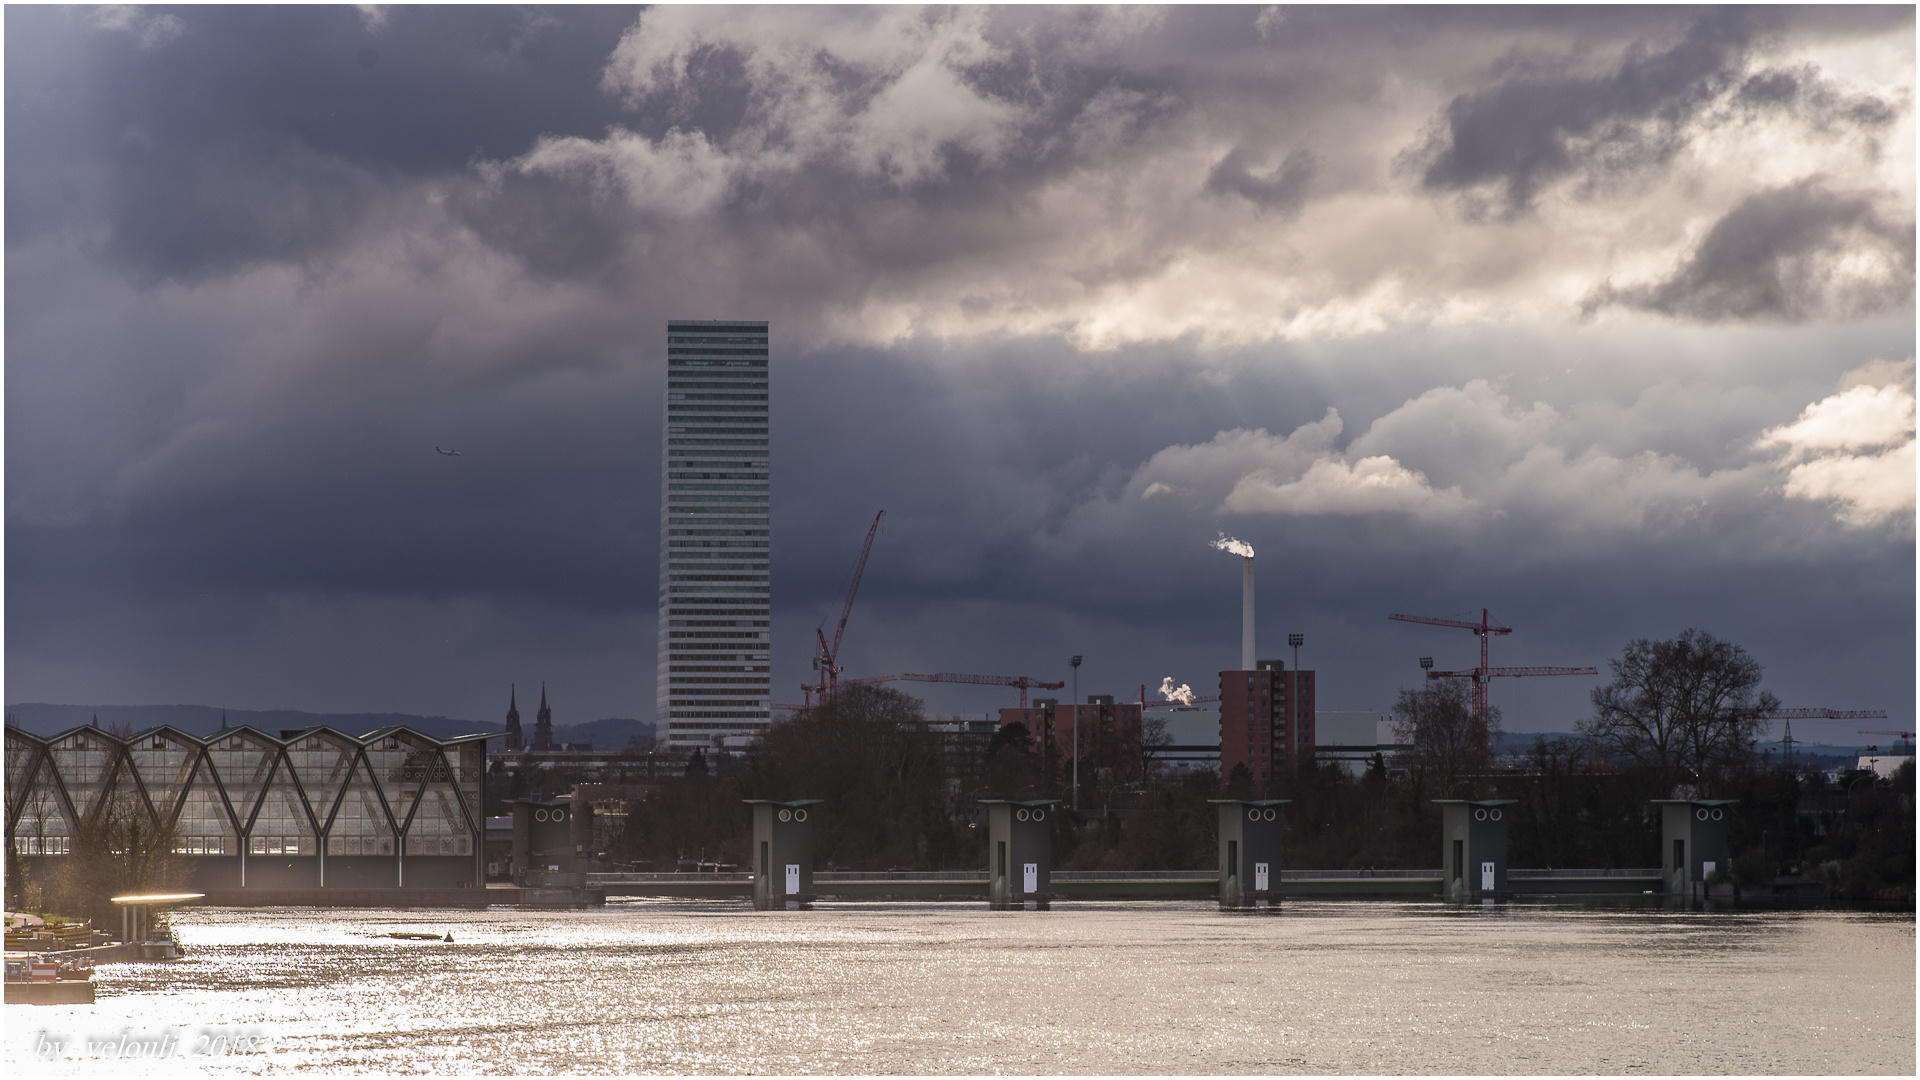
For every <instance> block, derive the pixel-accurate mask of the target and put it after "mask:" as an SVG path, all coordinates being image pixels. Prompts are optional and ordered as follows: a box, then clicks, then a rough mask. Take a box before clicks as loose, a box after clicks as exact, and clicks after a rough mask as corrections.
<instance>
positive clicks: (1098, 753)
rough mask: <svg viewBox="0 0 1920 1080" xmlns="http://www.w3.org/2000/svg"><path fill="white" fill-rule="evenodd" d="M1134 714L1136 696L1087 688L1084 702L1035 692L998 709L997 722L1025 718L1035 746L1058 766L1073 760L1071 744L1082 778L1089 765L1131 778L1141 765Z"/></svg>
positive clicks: (1136, 714)
mask: <svg viewBox="0 0 1920 1080" xmlns="http://www.w3.org/2000/svg"><path fill="white" fill-rule="evenodd" d="M1140 716H1141V711H1140V704H1139V703H1138V702H1132V701H1115V700H1114V697H1113V695H1112V694H1088V695H1087V701H1086V704H1084V705H1074V704H1066V705H1062V704H1061V703H1060V702H1058V701H1056V700H1055V699H1053V698H1037V699H1035V700H1034V702H1033V704H1032V705H1031V706H1029V707H1027V708H1024V709H1018V708H1014V709H1001V710H1000V724H999V726H1000V727H1005V726H1007V725H1009V724H1014V723H1020V724H1025V725H1026V727H1027V731H1028V733H1029V734H1031V735H1032V736H1033V738H1034V741H1035V742H1036V743H1037V744H1038V745H1039V747H1040V749H1041V752H1042V753H1044V754H1047V755H1049V758H1050V760H1052V761H1054V762H1058V763H1062V764H1063V766H1064V764H1065V763H1069V762H1071V761H1073V760H1074V756H1075V752H1076V747H1077V748H1078V757H1079V761H1080V769H1081V779H1082V780H1083V781H1084V780H1087V779H1089V778H1090V776H1089V773H1088V770H1089V769H1101V768H1105V769H1112V770H1116V771H1117V772H1118V773H1120V774H1121V775H1120V776H1119V777H1118V778H1119V779H1133V778H1136V777H1138V776H1139V774H1140V772H1141V770H1142V769H1143V767H1144V762H1143V760H1142V758H1141V751H1142V746H1141V742H1140V738H1141V724H1140Z"/></svg>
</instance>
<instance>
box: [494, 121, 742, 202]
mask: <svg viewBox="0 0 1920 1080" xmlns="http://www.w3.org/2000/svg"><path fill="white" fill-rule="evenodd" d="M511 165H512V167H513V168H516V169H518V170H520V171H521V172H526V173H547V174H550V175H554V176H562V177H571V178H574V179H576V180H579V181H581V182H582V183H584V184H585V185H586V186H587V187H588V188H589V189H590V190H592V191H593V192H594V193H595V194H596V195H598V196H601V197H609V196H616V195H617V196H618V197H619V198H622V199H624V200H625V201H626V202H627V203H628V205H630V206H632V207H633V208H634V209H636V210H640V211H643V212H652V213H659V214H664V215H666V216H669V217H693V216H696V215H699V214H703V213H705V212H707V211H709V210H712V209H714V208H715V207H717V206H719V205H720V203H722V202H723V201H725V199H726V196H727V189H728V186H729V185H730V184H731V182H732V176H731V173H732V172H733V169H734V163H733V162H731V161H729V160H728V159H727V157H726V155H725V154H723V153H721V152H720V151H719V150H717V149H716V148H715V147H714V146H713V144H712V143H710V142H708V141H707V136H706V133H704V132H697V131H695V132H689V131H681V130H679V129H678V128H676V129H674V130H672V131H669V132H667V133H666V134H665V135H664V136H662V137H661V138H659V139H657V140H656V139H649V138H647V137H645V136H644V135H636V134H634V133H633V132H631V131H627V130H625V129H621V128H616V129H614V130H613V131H611V132H609V133H608V134H607V137H606V138H605V139H581V138H576V137H571V136H569V137H565V138H555V137H552V136H549V137H546V138H543V139H541V140H540V141H539V142H538V143H536V144H535V145H534V148H533V149H532V150H530V151H528V152H527V153H526V154H525V155H523V156H522V157H520V158H517V159H515V160H514V161H513V162H512V163H511ZM492 171H496V172H497V167H496V168H495V170H492Z"/></svg>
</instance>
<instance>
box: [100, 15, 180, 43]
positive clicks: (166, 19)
mask: <svg viewBox="0 0 1920 1080" xmlns="http://www.w3.org/2000/svg"><path fill="white" fill-rule="evenodd" d="M93 25H95V26H97V27H99V28H100V29H102V30H117V31H120V32H123V33H127V34H131V35H133V40H134V43H135V44H137V45H139V46H140V48H142V49H147V50H153V49H158V48H160V47H161V46H163V45H166V44H168V43H169V42H171V41H173V40H174V39H175V38H177V37H179V36H180V35H181V34H183V33H185V32H186V29H187V27H186V24H185V23H183V22H181V21H180V17H179V16H177V15H150V14H148V13H147V11H146V10H145V9H144V8H141V7H139V6H137V5H134V4H103V5H101V6H100V7H97V8H95V9H93Z"/></svg>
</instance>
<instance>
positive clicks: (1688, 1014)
mask: <svg viewBox="0 0 1920 1080" xmlns="http://www.w3.org/2000/svg"><path fill="white" fill-rule="evenodd" d="M175 925H176V927H177V930H178V933H179V936H180V938H181V939H182V941H183V942H184V943H185V944H186V946H187V947H188V949H189V952H190V957H189V959H187V960H184V961H180V962H177V963H173V964H154V965H117V966H112V967H105V968H102V969H101V973H100V978H99V1002H98V1003H97V1004H96V1005H93V1006H91V1007H79V1006H71V1007H53V1006H33V1007H29V1006H8V1007H7V1010H6V1044H7V1049H6V1062H7V1067H8V1071H9V1072H16V1073H17V1072H26V1071H31V1072H35V1073H88V1074H100V1073H107V1074H120V1073H131V1074H146V1073H155V1072H160V1071H165V1072H178V1071H180V1070H181V1069H182V1067H183V1066H185V1067H190V1068H193V1069H198V1070H202V1071H208V1072H248V1073H266V1072H284V1071H290V1070H297V1069H323V1070H331V1071H360V1072H507V1073H546V1072H580V1073H598V1072H617V1073H630V1072H725V1073H769V1072H771V1073H932V1072H948V1073H1007V1072H1012V1073H1054V1072H1083V1073H1242V1072H1245V1073H1287V1072H1309V1073H1339V1072H1359V1073H1433V1072H1445V1073H1577V1072H1604V1073H1623V1072H1655V1073H1726V1072H1731V1073H1843V1072H1871V1073H1903V1074H1909V1075H1910V1074H1912V1073H1913V1071H1914V1067H1915V1052H1914V921H1913V919H1912V917H1911V916H1886V915H1868V914H1858V913H1842V912H1794V913H1778V912H1770V913H1727V912H1712V913H1682V912H1667V911H1662V910H1659V909H1653V908H1638V909H1626V908H1586V907H1573V906H1569V907H1554V906H1540V905H1504V906H1496V907H1489V908H1477V907H1476V908H1467V909H1457V908H1450V907H1447V906H1444V905H1440V904H1434V903H1355V902H1323V903H1313V902H1305V901H1302V902H1295V903H1290V904H1289V905H1288V906H1287V907H1286V908H1285V909H1284V911H1282V912H1280V913H1278V914H1274V915H1227V914H1222V913H1220V912H1219V911H1217V910H1216V909H1215V908H1214V907H1213V906H1212V905H1210V904H1198V903H1194V904H1178V903H1151V904H1108V903H1084V904H1063V905H1059V906H1057V907H1056V908H1055V909H1054V910H1053V911H1051V912H989V911H987V910H985V907H984V905H959V904H897V905H883V904H872V905H839V904H835V905H831V906H825V907H822V908H821V909H819V910H816V911H809V912H768V913H755V912H751V911H747V910H744V909H743V908H742V907H740V906H738V905H732V904H720V903H701V902H686V903H669V902H647V903H616V904H613V905H610V906H609V907H607V908H604V909H599V910H591V911H567V912H531V911H510V910H494V911H489V912H453V911H341V910H329V911H316V910H294V911H274V912H265V911H257V910H235V909H202V910H190V911H182V912H180V913H179V914H178V915H177V916H176V922H175ZM393 931H435V932H444V931H451V932H452V934H453V937H454V943H453V944H445V943H442V942H427V941H405V940H396V939H393V938H389V937H386V936H384V935H386V934H388V933H390V932H393ZM202 1029H209V1030H217V1031H224V1032H230V1033H246V1032H251V1033H256V1034H258V1035H261V1036H264V1042H265V1044H266V1047H267V1049H266V1051H265V1052H264V1053H242V1054H237V1055H228V1056H220V1057H215V1056H197V1057H191V1058H179V1057H175V1058H172V1059H170V1060H167V1061H163V1062H151V1061H128V1060H120V1061H103V1060H100V1059H98V1058H94V1059H87V1060H82V1059H81V1058H80V1057H79V1056H77V1054H75V1053H73V1052H69V1053H67V1054H66V1055H65V1056H62V1057H59V1058H56V1059H54V1060H51V1061H49V1060H46V1058H47V1057H48V1056H49V1049H50V1047H51V1043H50V1042H49V1041H48V1040H49V1039H50V1038H53V1037H58V1036H76V1035H78V1036H82V1037H87V1036H92V1037H94V1038H104V1037H108V1036H118V1035H119V1034H120V1033H121V1032H123V1031H130V1032H132V1033H133V1034H135V1035H139V1034H142V1033H147V1034H154V1035H157V1034H159V1033H161V1032H163V1031H170V1032H172V1033H174V1034H176V1035H186V1036H188V1037H189V1038H190V1037H191V1035H192V1034H193V1033H194V1032H196V1031H199V1030H202ZM36 1051H38V1052H39V1054H40V1057H39V1058H38V1059H36V1056H35V1054H36Z"/></svg>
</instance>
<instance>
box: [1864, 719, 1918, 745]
mask: <svg viewBox="0 0 1920 1080" xmlns="http://www.w3.org/2000/svg"><path fill="white" fill-rule="evenodd" d="M1880 715H1882V716H1885V715H1886V713H1881V714H1880ZM1860 734H1862V735H1897V736H1899V738H1900V741H1901V742H1903V743H1906V744H1907V745H1908V746H1912V745H1913V732H1911V731H1868V730H1867V729H1866V728H1861V729H1860Z"/></svg>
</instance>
